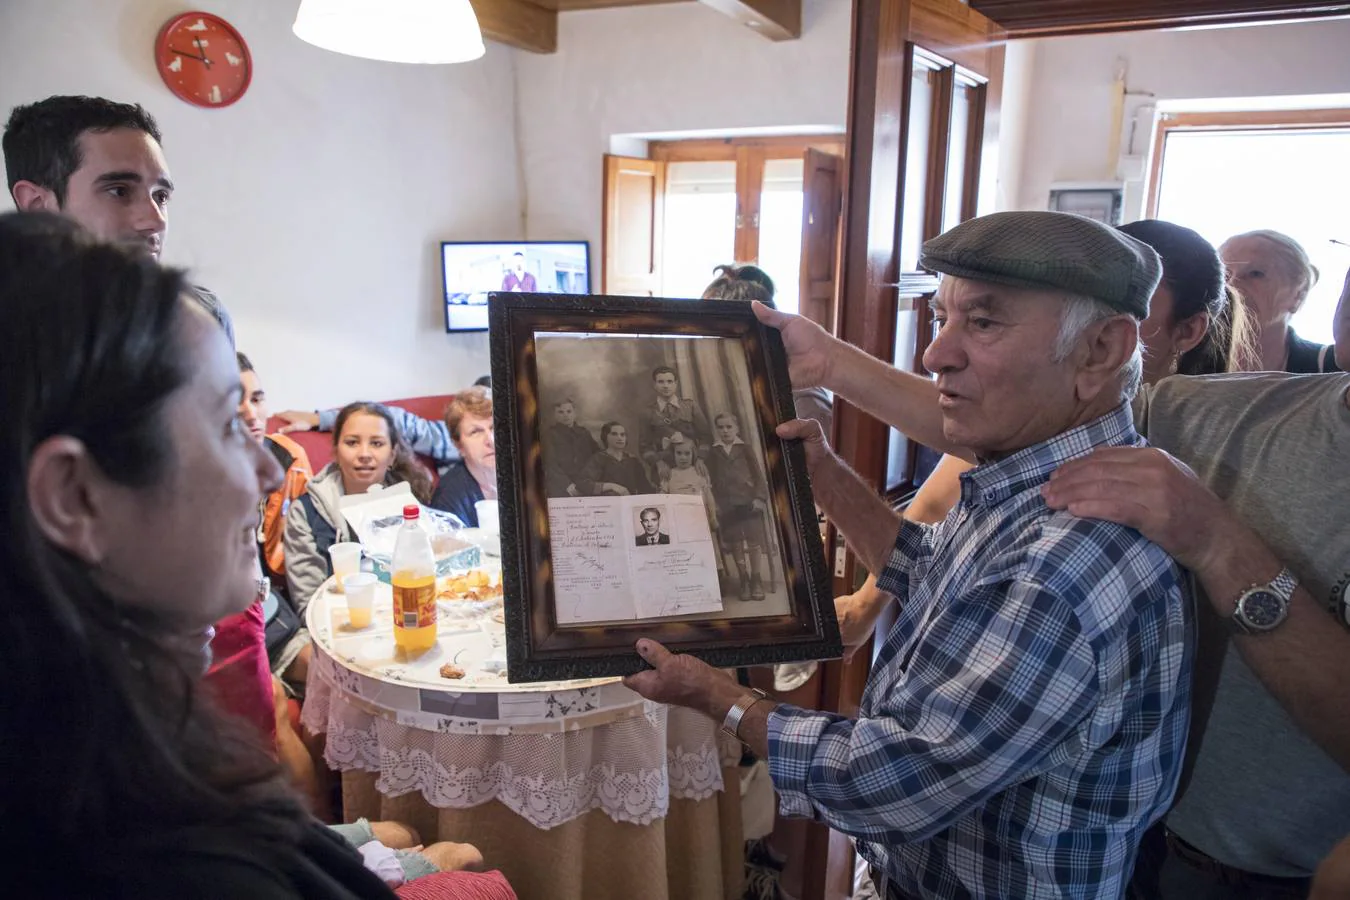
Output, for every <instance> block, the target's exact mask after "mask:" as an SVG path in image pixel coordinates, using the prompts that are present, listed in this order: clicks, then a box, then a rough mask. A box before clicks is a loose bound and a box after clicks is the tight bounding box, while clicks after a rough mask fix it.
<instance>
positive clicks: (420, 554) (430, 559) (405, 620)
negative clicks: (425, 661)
mask: <svg viewBox="0 0 1350 900" xmlns="http://www.w3.org/2000/svg"><path fill="white" fill-rule="evenodd" d="M420 514H421V508H420V507H419V506H417V504H415V503H410V504H408V505H407V506H405V507H403V527H402V528H400V529H399V532H398V539H397V540H395V541H394V558H393V561H392V563H393V565H392V568H393V576H392V577H391V578H390V581H391V582H392V584H393V588H394V643H395V644H397V645H398V647H399V648H400V649H401V650H403V651H404V652H405V653H421V652H423V651H424V650H428V649H430V648H431V647H432V646H434V645H435V643H436V557H435V555H434V554H433V553H432V551H431V538H430V537H429V536H428V535H427V533H426V532H425V531H423V530H422V527H421V525H420V524H418V519H419V518H420Z"/></svg>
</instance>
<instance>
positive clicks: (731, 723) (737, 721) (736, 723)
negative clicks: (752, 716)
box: [722, 688, 769, 740]
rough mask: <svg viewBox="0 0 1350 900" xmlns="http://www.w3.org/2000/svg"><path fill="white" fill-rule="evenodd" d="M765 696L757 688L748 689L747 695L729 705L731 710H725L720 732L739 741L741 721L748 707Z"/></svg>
mask: <svg viewBox="0 0 1350 900" xmlns="http://www.w3.org/2000/svg"><path fill="white" fill-rule="evenodd" d="M767 696H769V695H768V694H766V693H764V692H763V691H761V690H760V689H759V688H750V691H749V692H748V693H745V694H742V695H741V698H740V699H739V700H737V701H736V702H735V703H733V704H732V705H731V709H729V710H727V717H726V718H725V719H723V720H722V730H723V731H725V732H726V733H727V734H729V735H731V736H732V737H734V738H736V739H737V740H740V738H741V736H740V734H739V732H740V729H741V719H743V718H745V714H746V713H747V712H748V711H749V710H750V707H752V706H754V705H755V704H756V703H758V702H759V701H761V700H763V699H764V698H765V697H767Z"/></svg>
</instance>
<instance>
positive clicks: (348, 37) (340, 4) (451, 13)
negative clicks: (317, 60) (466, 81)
mask: <svg viewBox="0 0 1350 900" xmlns="http://www.w3.org/2000/svg"><path fill="white" fill-rule="evenodd" d="M291 30H292V31H294V32H295V36H296V37H298V38H300V40H302V41H305V42H307V43H310V44H313V45H314V46H316V47H322V48H323V49H325V50H332V51H334V52H335V53H346V54H347V55H349V56H360V57H363V58H365V59H380V60H384V61H386V62H400V63H458V62H468V61H469V60H471V59H477V58H478V57H480V56H482V55H483V53H484V47H483V32H482V31H481V30H479V28H478V18H477V17H476V16H475V15H474V13H473V7H472V6H470V5H469V0H301V2H300V9H299V11H297V12H296V14H295V25H293V26H292V27H291Z"/></svg>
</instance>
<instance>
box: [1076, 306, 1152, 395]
mask: <svg viewBox="0 0 1350 900" xmlns="http://www.w3.org/2000/svg"><path fill="white" fill-rule="evenodd" d="M1082 340H1083V344H1084V345H1083V347H1082V348H1081V350H1080V352H1081V353H1082V354H1083V355H1082V357H1081V359H1082V363H1081V364H1080V365H1079V367H1078V375H1077V378H1076V381H1075V384H1074V387H1075V390H1076V392H1077V394H1078V399H1079V400H1082V401H1089V400H1093V399H1095V398H1096V397H1097V395H1098V394H1100V393H1101V392H1102V390H1103V389H1105V388H1107V387H1109V386H1111V385H1112V384H1113V382H1114V380H1115V378H1116V375H1117V374H1118V373H1119V372H1120V368H1121V366H1123V365H1125V363H1126V362H1127V361H1128V360H1129V358H1130V357H1131V356H1132V355H1134V348H1135V347H1136V346H1137V345H1138V344H1139V322H1138V320H1137V319H1135V318H1134V317H1133V316H1127V315H1119V316H1111V317H1110V318H1106V319H1102V320H1101V321H1098V322H1093V323H1092V324H1091V325H1089V326H1088V327H1087V329H1086V330H1085V331H1084V332H1083V338H1082Z"/></svg>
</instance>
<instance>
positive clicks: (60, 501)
mask: <svg viewBox="0 0 1350 900" xmlns="http://www.w3.org/2000/svg"><path fill="white" fill-rule="evenodd" d="M106 483H107V479H106V478H105V477H104V475H103V473H102V472H101V471H99V469H98V466H97V465H95V463H94V461H93V459H92V458H91V457H90V456H89V451H88V449H87V448H86V447H85V446H84V443H83V442H82V441H80V440H78V439H77V438H73V437H69V436H68V435H58V436H56V437H52V438H48V439H47V440H45V441H43V442H42V443H41V444H39V445H38V447H37V449H36V450H34V451H33V456H32V458H31V460H30V461H29V464H28V478H27V487H28V508H29V510H30V511H31V512H32V515H33V519H34V520H35V521H36V522H37V527H38V530H39V531H41V532H42V536H43V537H45V538H46V539H47V540H48V541H51V542H52V543H53V544H55V545H56V546H58V547H60V548H62V549H63V550H65V551H66V552H67V553H70V554H71V555H72V556H75V557H77V558H78V559H81V560H83V561H84V562H85V563H87V564H88V565H91V566H93V565H98V564H99V563H100V562H102V561H103V558H104V554H105V552H106V550H107V546H106V542H105V541H104V538H103V535H104V532H105V530H106V529H105V528H104V527H103V521H102V519H103V516H102V515H101V513H102V512H103V511H104V510H103V508H102V507H103V504H102V503H101V502H100V501H101V499H102V495H103V488H104V486H105V485H106Z"/></svg>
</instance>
